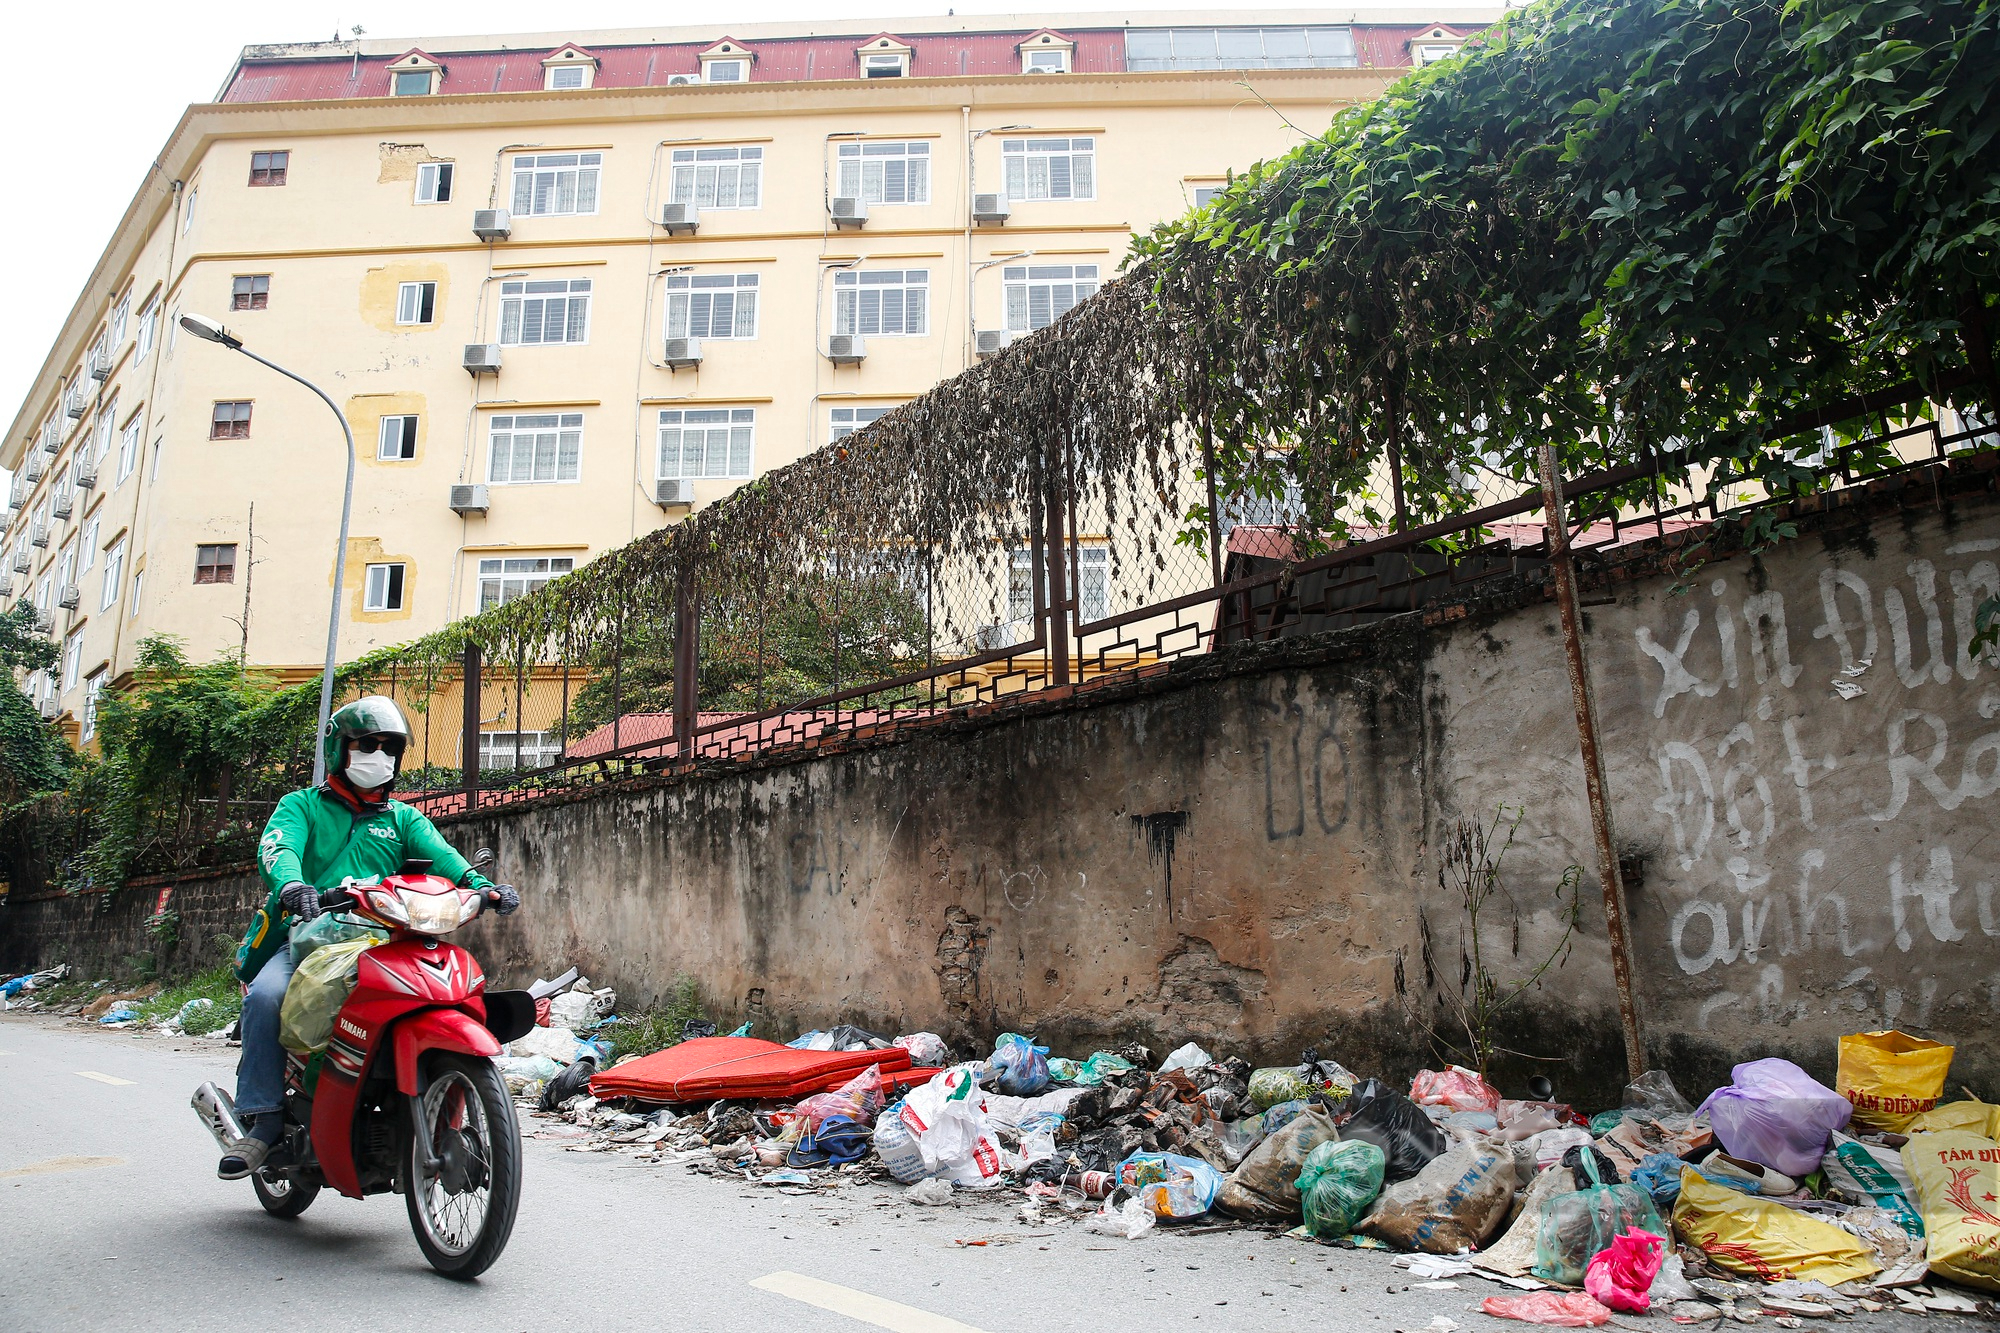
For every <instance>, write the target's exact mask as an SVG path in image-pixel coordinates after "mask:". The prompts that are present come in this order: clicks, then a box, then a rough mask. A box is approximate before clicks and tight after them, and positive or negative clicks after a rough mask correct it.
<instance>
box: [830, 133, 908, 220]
mask: <svg viewBox="0 0 2000 1333" xmlns="http://www.w3.org/2000/svg"><path fill="white" fill-rule="evenodd" d="M870 168H873V170H870ZM892 187H893V188H892ZM833 193H834V195H835V197H837V198H841V199H857V198H858V199H861V200H863V201H865V202H867V203H869V204H883V205H891V206H893V205H896V204H928V203H929V202H930V201H931V146H930V144H929V142H927V141H926V140H922V139H862V140H858V141H850V142H847V143H843V144H841V145H840V151H839V153H838V154H837V160H836V163H835V169H834V190H833Z"/></svg>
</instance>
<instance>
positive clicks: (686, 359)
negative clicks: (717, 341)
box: [663, 338, 701, 370]
mask: <svg viewBox="0 0 2000 1333" xmlns="http://www.w3.org/2000/svg"><path fill="white" fill-rule="evenodd" d="M663 359H664V360H665V361H666V363H667V364H668V365H670V366H672V367H673V368H674V369H676V370H679V369H680V368H681V367H683V366H698V365H700V364H701V339H699V338H669V339H667V354H666V356H665V358H663Z"/></svg>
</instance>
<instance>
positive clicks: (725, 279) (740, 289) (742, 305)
mask: <svg viewBox="0 0 2000 1333" xmlns="http://www.w3.org/2000/svg"><path fill="white" fill-rule="evenodd" d="M667 336H668V337H669V338H754V337H756V336H757V275H756V274H754V273H675V274H671V275H669V276H668V278H667Z"/></svg>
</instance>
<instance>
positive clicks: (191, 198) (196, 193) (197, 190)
mask: <svg viewBox="0 0 2000 1333" xmlns="http://www.w3.org/2000/svg"><path fill="white" fill-rule="evenodd" d="M200 198H201V187H200V186H199V185H197V186H195V187H194V188H193V189H192V190H189V191H188V201H187V207H186V208H184V209H182V210H181V235H183V236H185V235H187V234H188V228H190V227H192V226H194V206H195V201H196V200H198V199H200Z"/></svg>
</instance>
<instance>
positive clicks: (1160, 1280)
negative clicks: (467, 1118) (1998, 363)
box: [0, 1015, 1993, 1333]
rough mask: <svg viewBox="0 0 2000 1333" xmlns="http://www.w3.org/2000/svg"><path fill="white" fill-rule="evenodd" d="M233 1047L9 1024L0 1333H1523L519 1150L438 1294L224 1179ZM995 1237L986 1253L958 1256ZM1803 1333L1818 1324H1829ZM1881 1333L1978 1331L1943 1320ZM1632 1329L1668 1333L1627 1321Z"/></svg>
mask: <svg viewBox="0 0 2000 1333" xmlns="http://www.w3.org/2000/svg"><path fill="white" fill-rule="evenodd" d="M234 1057H235V1051H234V1050H233V1048H227V1047H223V1046H221V1045H219V1044H217V1043H213V1042H205V1041H197V1040H178V1041H176V1040H168V1039H162V1038H159V1037H148V1036H141V1035H138V1034H133V1033H119V1032H114V1031H109V1030H99V1029H90V1028H86V1027H83V1026H80V1025H77V1024H74V1023H64V1022H59V1021H57V1020H52V1019H46V1018H37V1017H33V1016H24V1015H0V1088H4V1089H5V1096H4V1103H0V1218H4V1219H5V1228H4V1231H0V1237H3V1238H4V1239H0V1253H4V1262H0V1328H4V1329H6V1330H7V1333H55V1331H56V1330H67V1329H90V1330H97V1329H113V1328H115V1329H120V1330H142V1329H173V1330H188V1329H203V1328H208V1329H218V1330H220V1329H231V1328H245V1327H248V1328H264V1327H268V1328H273V1329H283V1330H286V1331H287V1333H292V1331H294V1330H298V1331H305V1330H316V1329H337V1330H351V1329H357V1328H362V1327H412V1326H420V1325H418V1323H417V1321H420V1320H425V1319H437V1318H446V1319H450V1320H452V1321H453V1322H452V1324H451V1325H449V1327H456V1328H477V1329H480V1330H494V1331H496V1333H497V1331H500V1330H522V1331H523V1333H526V1331H528V1330H533V1331H534V1333H546V1330H549V1329H557V1328H565V1329H566V1328H588V1329H590V1330H592V1333H610V1331H613V1330H623V1329H662V1328H672V1329H674V1330H677V1333H678V1331H679V1330H690V1331H692V1330H714V1331H716V1333H735V1331H736V1330H753V1329H754V1330H763V1329H774V1330H785V1333H803V1331H804V1330H821V1329H824V1330H829V1333H835V1331H840V1333H857V1331H865V1330H870V1329H891V1330H895V1331H896V1333H1044V1331H1047V1330H1089V1331H1090V1333H1115V1331H1117V1330H1128V1329H1129V1330H1145V1331H1146V1333H1157V1331H1158V1330H1160V1329H1162V1328H1169V1327H1171V1328H1185V1327H1191V1326H1192V1325H1193V1324H1194V1323H1196V1322H1199V1323H1201V1325H1202V1326H1203V1327H1204V1328H1214V1329H1258V1330H1267V1329H1271V1328H1276V1327H1311V1328H1315V1329H1323V1330H1329V1331H1330V1333H1337V1331H1338V1330H1348V1329H1358V1330H1365V1331H1366V1333H1390V1331H1391V1330H1395V1331H1401V1330H1409V1331H1410V1333H1415V1331H1416V1330H1425V1329H1431V1328H1433V1327H1439V1328H1441V1327H1444V1326H1443V1325H1434V1324H1433V1320H1434V1319H1437V1318H1439V1317H1442V1318H1444V1319H1448V1320H1453V1321H1456V1325H1457V1326H1458V1327H1459V1328H1462V1329H1466V1330H1475V1329H1482V1328H1483V1329H1492V1330H1495V1331H1496V1333H1498V1331H1500V1330H1504V1329H1508V1328H1514V1329H1519V1328H1522V1327H1524V1325H1520V1324H1516V1323H1511V1322H1507V1321H1502V1320H1498V1319H1494V1318H1492V1317H1490V1316H1487V1315H1483V1314H1480V1313H1478V1312H1477V1306H1478V1302H1479V1301H1480V1299H1481V1298H1482V1297H1484V1296H1487V1295H1497V1294H1504V1291H1503V1289H1502V1288H1499V1287H1497V1286H1494V1285H1492V1284H1489V1283H1487V1282H1485V1281H1482V1280H1479V1279H1476V1278H1461V1279H1458V1287H1457V1289H1453V1290H1424V1289H1421V1288H1414V1287H1412V1286H1411V1284H1410V1279H1409V1277H1408V1276H1407V1275H1406V1274H1404V1273H1403V1272H1402V1271H1401V1270H1399V1269H1395V1268H1393V1267H1392V1266H1391V1264H1390V1262H1389V1257H1388V1256H1387V1255H1383V1254H1379V1253H1364V1252H1354V1251H1345V1250H1335V1249H1325V1248H1322V1247H1319V1246H1315V1245H1311V1244H1307V1243H1302V1242H1299V1241H1293V1240H1286V1239H1283V1238H1279V1237H1273V1236H1267V1235H1261V1234H1249V1233H1242V1232H1234V1233H1229V1232H1224V1233H1214V1232H1211V1233H1207V1234H1194V1235H1187V1234H1169V1233H1165V1232H1161V1231H1155V1232H1154V1233H1153V1234H1152V1235H1150V1236H1148V1237H1146V1238H1144V1239H1141V1240H1138V1241H1124V1240H1119V1239H1112V1238H1107V1237H1102V1236H1096V1235H1092V1234H1089V1233H1087V1232H1085V1231H1084V1230H1083V1229H1082V1228H1081V1227H1080V1226H1076V1225H1069V1226H1064V1227H1059V1228H1056V1229H1054V1230H1053V1232H1052V1234H1051V1233H1050V1229H1049V1228H1046V1227H1027V1226H1023V1225H1021V1224H1020V1223H1019V1222H1017V1221H1016V1220H1015V1218H1014V1215H1013V1210H1014V1208H1015V1206H1016V1202H1017V1200H1016V1201H1007V1200H1002V1199H999V1198H990V1199H976V1198H975V1200H974V1201H971V1202H966V1203H961V1204H959V1205H956V1206H953V1207H949V1208H938V1209H926V1208H921V1207H918V1206H915V1205H911V1204H908V1203H905V1202H903V1201H902V1192H901V1191H900V1190H897V1189H892V1188H879V1187H872V1186H850V1187H846V1188H843V1189H840V1190H838V1191H833V1192H831V1193H828V1194H823V1195H818V1196H814V1197H797V1196H788V1195H785V1194H783V1193H780V1192H778V1191H775V1190H771V1189H767V1188H753V1187H750V1186H747V1185H743V1184H740V1183H736V1182H732V1181H726V1180H719V1179H713V1178H709V1177H704V1176H699V1175H695V1174H692V1173H690V1172H688V1171H687V1169H686V1168H684V1167H645V1166H639V1165H636V1164H634V1163H633V1162H631V1161H630V1160H629V1159H625V1158H621V1157H618V1156H616V1155H609V1154H592V1153H576V1152H567V1151H564V1150H563V1148H562V1147H561V1146H560V1145H559V1144H556V1143H554V1142H549V1141H537V1140H530V1141H529V1142H528V1143H527V1145H526V1156H527V1168H526V1172H525V1180H524V1186H523V1191H522V1199H521V1209H520V1217H519V1221H518V1223H517V1224H516V1226H515V1230H514V1236H513V1241H512V1244H511V1245H510V1246H509V1248H508V1250H507V1253H506V1254H505V1255H503V1256H502V1257H501V1259H500V1261H499V1263H497V1264H496V1265H495V1266H494V1267H493V1268H492V1269H491V1270H490V1271H489V1272H488V1273H487V1274H486V1275H485V1276H484V1277H483V1278H481V1279H479V1280H478V1281H477V1282H474V1283H459V1282H453V1281H450V1280H448V1279H445V1278H442V1277H439V1276H437V1275H436V1274H435V1273H433V1272H432V1271H431V1269H430V1268H429V1266H428V1265H426V1264H425V1263H424V1261H423V1258H422V1256H421V1255H420V1254H419V1253H418V1251H417V1247H416V1244H415V1242H414V1241H413V1240H412V1239H411V1236H410V1231H409V1224H408V1221H407V1219H406V1216H405V1214H404V1211H403V1203H402V1200H401V1198H400V1197H398V1196H394V1195H385V1196H380V1197H373V1198H369V1199H367V1200H363V1201H359V1202H357V1201H355V1200H351V1199H343V1198H340V1197H338V1196H336V1195H334V1194H333V1193H332V1192H331V1191H328V1192H325V1193H322V1194H321V1195H320V1197H319V1200H318V1201H317V1202H316V1203H315V1204H314V1205H313V1207H312V1209H311V1211H309V1212H308V1213H306V1214H305V1216H304V1217H302V1218H299V1219H297V1220H295V1221H291V1222H284V1221H279V1220H276V1219H274V1218H271V1217H268V1216H266V1215H265V1214H264V1212H263V1210H262V1209H260V1208H259V1207H258V1206H257V1203H256V1200H255V1199H254V1198H253V1196H252V1195H251V1192H250V1187H249V1185H248V1183H247V1182H234V1183H230V1182H224V1181H219V1180H217V1179H215V1159H216V1157H217V1155H218V1154H217V1152H216V1149H215V1146H214V1143H213V1141H212V1140H211V1139H210V1138H209V1137H208V1135H207V1133H206V1132H205V1131H204V1130H203V1129H202V1128H201V1127H200V1125H199V1124H197V1123H196V1120H195V1118H194V1115H193V1113H192V1112H191V1111H189V1110H188V1108H187V1100H188V1096H189V1094H190V1093H191V1092H192V1091H193V1090H194V1088H195V1087H196V1086H197V1085H198V1084H199V1083H201V1082H202V1081H203V1080H204V1079H214V1080H216V1081H217V1082H218V1083H221V1084H222V1085H223V1086H225V1087H228V1086H233V1083H232V1082H230V1081H229V1080H233V1077H234V1073H233V1069H234ZM984 1238H992V1239H991V1240H990V1241H989V1243H988V1244H986V1245H983V1246H978V1245H975V1246H964V1245H960V1244H958V1243H957V1242H959V1241H963V1240H978V1239H984ZM1816 1322H1817V1321H1816ZM1841 1322H1842V1324H1843V1326H1844V1327H1847V1328H1853V1329H1870V1330H1877V1329H1879V1330H1892V1329H1893V1330H1915V1329H1936V1330H1947V1329H1953V1330H1955V1329H1972V1328H1984V1329H1991V1328H1992V1327H1993V1325H1991V1324H1984V1323H1976V1322H1974V1321H1971V1320H1966V1319H1960V1318H1956V1317H1947V1316H1933V1317H1931V1318H1929V1319H1917V1318H1909V1317H1897V1316H1890V1315H1881V1316H1875V1317H1872V1318H1865V1319H1856V1320H1852V1321H1841ZM1619 1324H1620V1325H1622V1326H1624V1327H1628V1328H1638V1329H1657V1330H1661V1333H1666V1331H1667V1330H1671V1329H1674V1328H1676V1327H1678V1326H1677V1325H1675V1324H1673V1323H1672V1321H1671V1320H1669V1319H1667V1318H1665V1317H1662V1316H1657V1315H1656V1316H1651V1317H1643V1318H1642V1317H1632V1316H1621V1317H1620V1319H1619Z"/></svg>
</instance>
